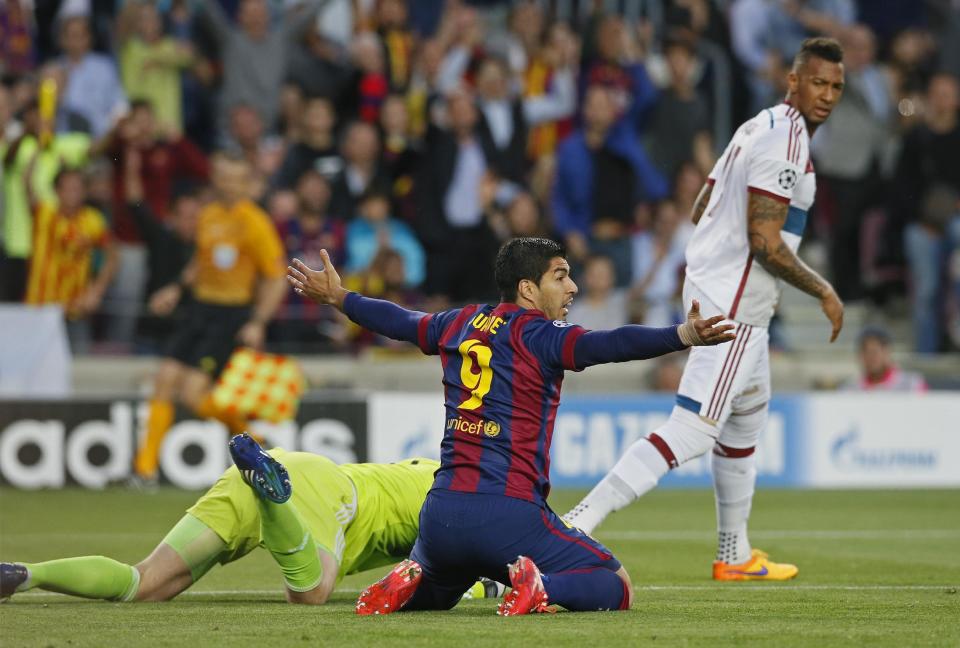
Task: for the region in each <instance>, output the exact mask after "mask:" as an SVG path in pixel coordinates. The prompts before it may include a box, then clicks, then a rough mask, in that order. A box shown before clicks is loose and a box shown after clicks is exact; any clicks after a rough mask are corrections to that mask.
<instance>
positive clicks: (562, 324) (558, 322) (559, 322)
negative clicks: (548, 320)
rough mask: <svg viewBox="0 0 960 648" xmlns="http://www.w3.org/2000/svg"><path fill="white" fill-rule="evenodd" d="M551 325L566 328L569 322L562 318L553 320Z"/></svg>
mask: <svg viewBox="0 0 960 648" xmlns="http://www.w3.org/2000/svg"><path fill="white" fill-rule="evenodd" d="M553 325H554V326H556V327H557V328H566V327H568V326H571V324H570V322H564V321H563V320H553Z"/></svg>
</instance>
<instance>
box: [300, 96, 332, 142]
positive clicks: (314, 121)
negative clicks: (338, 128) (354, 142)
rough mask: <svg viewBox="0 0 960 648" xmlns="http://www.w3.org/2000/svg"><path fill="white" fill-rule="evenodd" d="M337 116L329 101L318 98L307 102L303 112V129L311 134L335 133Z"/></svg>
mask: <svg viewBox="0 0 960 648" xmlns="http://www.w3.org/2000/svg"><path fill="white" fill-rule="evenodd" d="M336 119H337V117H336V114H335V113H334V110H333V104H331V103H330V100H329V99H324V98H322V97H316V98H314V99H311V100H310V101H308V102H307V107H306V109H305V110H304V111H303V127H304V129H306V131H307V132H308V133H310V134H317V133H322V134H329V133H331V132H333V125H334V124H335V123H336Z"/></svg>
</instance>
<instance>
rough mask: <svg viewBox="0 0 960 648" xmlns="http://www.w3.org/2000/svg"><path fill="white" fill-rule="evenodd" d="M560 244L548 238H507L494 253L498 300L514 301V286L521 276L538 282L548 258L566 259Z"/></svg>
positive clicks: (547, 267) (565, 253)
mask: <svg viewBox="0 0 960 648" xmlns="http://www.w3.org/2000/svg"><path fill="white" fill-rule="evenodd" d="M566 256H567V252H566V250H564V249H563V246H562V245H560V244H559V243H557V242H556V241H553V240H550V239H548V238H540V237H526V238H515V239H511V240H509V241H507V242H506V243H504V244H503V246H502V247H501V248H500V251H499V252H497V260H496V261H495V262H494V271H493V275H494V278H495V279H496V281H497V289H498V290H499V291H500V300H501V301H504V302H515V301H516V300H517V286H518V285H519V283H520V281H521V280H523V279H529V280H530V281H532V282H534V283H536V284H539V283H540V278H541V277H542V276H543V275H544V273H545V272H546V271H547V270H548V269H549V268H550V260H551V259H554V258H556V257H564V258H566Z"/></svg>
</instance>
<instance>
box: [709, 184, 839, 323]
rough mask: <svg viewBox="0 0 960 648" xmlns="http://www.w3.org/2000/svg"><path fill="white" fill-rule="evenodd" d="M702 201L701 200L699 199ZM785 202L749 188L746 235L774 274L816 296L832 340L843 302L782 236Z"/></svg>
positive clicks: (755, 255)
mask: <svg viewBox="0 0 960 648" xmlns="http://www.w3.org/2000/svg"><path fill="white" fill-rule="evenodd" d="M698 203H699V201H698ZM787 209H788V205H787V204H786V203H783V202H780V201H778V200H775V199H773V198H771V197H769V196H765V195H763V194H758V193H754V192H750V198H749V201H748V203H747V238H748V240H749V242H750V252H751V253H752V254H753V258H754V259H755V260H756V261H757V263H759V264H760V265H761V266H763V268H764V269H765V270H766V271H767V272H769V273H770V274H772V275H773V276H775V277H779V278H781V279H783V280H784V281H786V282H787V283H788V284H790V285H792V286H795V287H796V288H799V289H800V290H802V291H803V292H805V293H807V294H808V295H812V296H813V297H817V298H818V299H819V300H820V306H821V308H822V309H823V313H824V315H826V316H827V319H829V320H830V324H831V325H832V327H833V331H832V333H831V335H830V341H831V342H833V341H834V340H836V339H837V336H838V335H839V334H840V329H841V327H843V302H841V301H840V298H839V297H837V293H836V292H835V291H834V289H833V286H831V285H830V282H828V281H827V280H826V279H824V278H823V277H821V276H820V275H819V274H817V273H816V272H815V271H814V270H813V269H811V268H810V266H808V265H807V264H806V263H804V262H803V261H801V260H800V258H799V257H798V256H797V255H796V253H794V252H793V250H791V249H790V248H789V247H787V244H786V243H784V242H783V238H782V237H781V236H780V230H781V229H782V228H783V224H784V222H786V220H787Z"/></svg>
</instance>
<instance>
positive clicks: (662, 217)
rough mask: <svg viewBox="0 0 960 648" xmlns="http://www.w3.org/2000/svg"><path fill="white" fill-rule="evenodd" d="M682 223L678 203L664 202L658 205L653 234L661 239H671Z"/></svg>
mask: <svg viewBox="0 0 960 648" xmlns="http://www.w3.org/2000/svg"><path fill="white" fill-rule="evenodd" d="M679 222H680V212H679V210H678V209H677V203H675V202H673V201H672V200H663V201H661V202H660V204H659V205H657V210H656V211H655V212H654V217H653V233H654V234H655V235H656V236H657V237H659V238H661V239H669V238H671V237H672V236H673V233H674V232H675V231H676V229H677V224H678V223H679Z"/></svg>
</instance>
